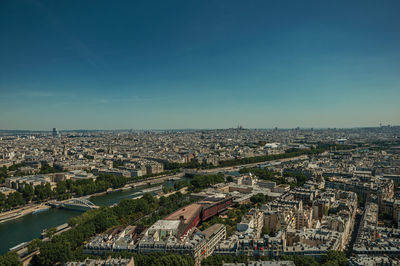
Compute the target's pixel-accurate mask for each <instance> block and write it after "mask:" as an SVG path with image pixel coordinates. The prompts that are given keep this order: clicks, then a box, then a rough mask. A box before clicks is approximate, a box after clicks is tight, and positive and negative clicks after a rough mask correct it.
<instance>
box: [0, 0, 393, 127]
mask: <svg viewBox="0 0 400 266" xmlns="http://www.w3.org/2000/svg"><path fill="white" fill-rule="evenodd" d="M399 12H400V2H399V1H396V0H394V1H368V0H367V1H365V0H363V1H361V0H360V1H297V0H296V1H287V0H280V1H272V0H271V1H269V0H268V1H266V0H262V1H255V0H254V1H234V0H229V1H223V0H218V1H187V0H186V1H183V0H182V1H172V0H169V1H164V0H162V1H161V0H160V1H148V0H146V1H140V2H139V1H82V0H68V1H63V0H60V1H39V0H9V1H1V2H0V34H1V36H2V37H1V42H0V129H51V128H52V127H57V128H60V129H116V128H133V129H149V128H150V129H163V128H228V127H234V126H236V125H237V124H241V125H243V126H245V127H249V128H271V127H275V126H277V127H281V128H284V127H286V128H287V127H297V126H300V127H358V126H376V125H379V123H384V124H392V125H393V124H400V104H399V100H400V16H399V15H398V14H399Z"/></svg>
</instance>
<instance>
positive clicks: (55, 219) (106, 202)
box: [0, 181, 174, 255]
mask: <svg viewBox="0 0 400 266" xmlns="http://www.w3.org/2000/svg"><path fill="white" fill-rule="evenodd" d="M159 185H161V184H157V185H155V186H159ZM162 185H165V186H173V185H174V181H168V182H165V183H162ZM145 188H146V187H141V188H134V189H128V190H123V191H117V192H113V193H110V194H104V195H101V196H96V197H92V198H90V201H91V202H93V203H94V204H96V205H98V206H110V205H113V204H115V203H118V202H120V201H121V200H123V199H129V198H133V197H135V196H137V195H140V191H141V190H142V189H145ZM80 214H82V212H79V211H72V210H63V209H54V208H52V209H49V210H47V211H43V212H39V213H36V214H28V215H25V216H23V217H21V218H18V219H15V220H12V221H8V222H5V223H1V224H0V255H2V254H4V253H6V252H7V251H8V249H9V248H11V247H14V246H16V245H18V244H20V243H22V242H27V241H30V240H32V239H34V238H39V237H40V234H41V233H42V231H43V229H46V228H50V227H55V226H58V225H61V224H63V223H66V222H67V221H68V219H69V218H71V217H74V216H78V215H80Z"/></svg>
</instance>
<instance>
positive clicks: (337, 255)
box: [322, 250, 347, 266]
mask: <svg viewBox="0 0 400 266" xmlns="http://www.w3.org/2000/svg"><path fill="white" fill-rule="evenodd" d="M322 263H324V264H326V265H332V263H336V264H337V265H339V266H346V265H347V257H346V255H345V254H344V252H342V251H336V250H330V251H328V253H326V254H325V255H324V256H323V257H322ZM327 263H330V264H327Z"/></svg>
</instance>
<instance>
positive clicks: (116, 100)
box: [93, 96, 158, 104]
mask: <svg viewBox="0 0 400 266" xmlns="http://www.w3.org/2000/svg"><path fill="white" fill-rule="evenodd" d="M156 100H158V98H142V97H138V96H133V97H126V98H98V99H95V100H94V101H93V103H96V104H113V103H133V102H148V101H156Z"/></svg>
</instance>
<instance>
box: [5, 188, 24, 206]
mask: <svg viewBox="0 0 400 266" xmlns="http://www.w3.org/2000/svg"><path fill="white" fill-rule="evenodd" d="M7 204H8V205H10V206H11V207H16V206H19V205H23V204H25V201H24V199H23V198H22V194H21V193H19V192H18V191H16V192H13V193H10V194H8V197H7Z"/></svg>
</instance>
